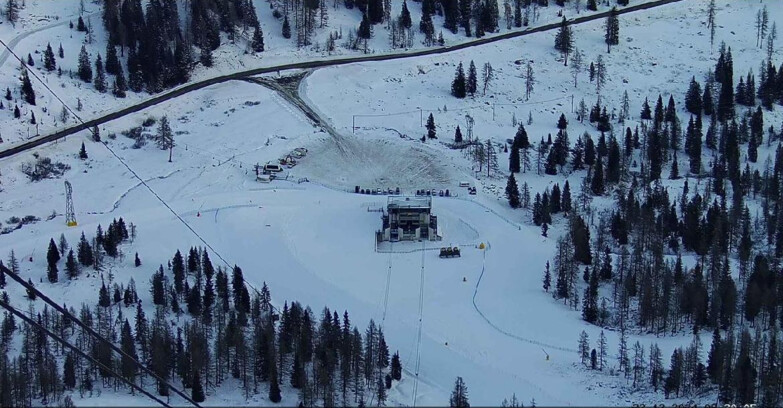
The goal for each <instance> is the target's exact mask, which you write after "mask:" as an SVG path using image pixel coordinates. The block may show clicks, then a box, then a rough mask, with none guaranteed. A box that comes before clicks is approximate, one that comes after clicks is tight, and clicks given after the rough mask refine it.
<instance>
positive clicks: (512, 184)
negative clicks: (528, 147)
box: [506, 173, 521, 208]
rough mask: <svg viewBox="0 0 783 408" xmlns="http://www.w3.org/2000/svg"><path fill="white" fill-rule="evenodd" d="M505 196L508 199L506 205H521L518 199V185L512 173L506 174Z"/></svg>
mask: <svg viewBox="0 0 783 408" xmlns="http://www.w3.org/2000/svg"><path fill="white" fill-rule="evenodd" d="M506 198H507V199H508V205H510V206H511V208H519V207H521V203H520V201H519V187H518V186H517V180H516V179H515V178H514V173H511V175H510V176H508V183H507V184H506Z"/></svg>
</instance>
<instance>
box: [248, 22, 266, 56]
mask: <svg viewBox="0 0 783 408" xmlns="http://www.w3.org/2000/svg"><path fill="white" fill-rule="evenodd" d="M251 47H252V48H253V52H264V32H263V31H261V26H260V25H259V26H257V27H256V28H255V30H253V42H252V43H251Z"/></svg>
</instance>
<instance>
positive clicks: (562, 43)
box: [555, 17, 574, 65]
mask: <svg viewBox="0 0 783 408" xmlns="http://www.w3.org/2000/svg"><path fill="white" fill-rule="evenodd" d="M555 49H556V50H558V51H560V53H561V54H563V65H568V54H569V53H570V52H571V51H572V50H573V49H574V39H573V34H572V31H571V27H570V26H569V25H568V21H567V20H566V18H565V17H563V20H562V21H561V22H560V30H559V31H558V32H557V34H556V35H555Z"/></svg>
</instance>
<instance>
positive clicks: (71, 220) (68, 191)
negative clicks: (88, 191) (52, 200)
mask: <svg viewBox="0 0 783 408" xmlns="http://www.w3.org/2000/svg"><path fill="white" fill-rule="evenodd" d="M65 225H67V226H69V227H75V226H76V212H75V211H74V210H73V188H72V187H71V183H69V182H68V181H67V180H66V181H65Z"/></svg>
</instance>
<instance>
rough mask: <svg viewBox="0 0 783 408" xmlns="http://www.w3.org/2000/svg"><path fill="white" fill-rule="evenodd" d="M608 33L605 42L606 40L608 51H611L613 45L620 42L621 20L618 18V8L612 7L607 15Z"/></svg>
mask: <svg viewBox="0 0 783 408" xmlns="http://www.w3.org/2000/svg"><path fill="white" fill-rule="evenodd" d="M605 28H606V33H605V34H604V42H606V52H607V53H608V52H611V50H612V48H611V47H612V46H613V45H617V44H620V20H619V19H618V18H617V9H616V8H615V7H612V10H610V11H609V15H608V16H607V17H606V26H605Z"/></svg>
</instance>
